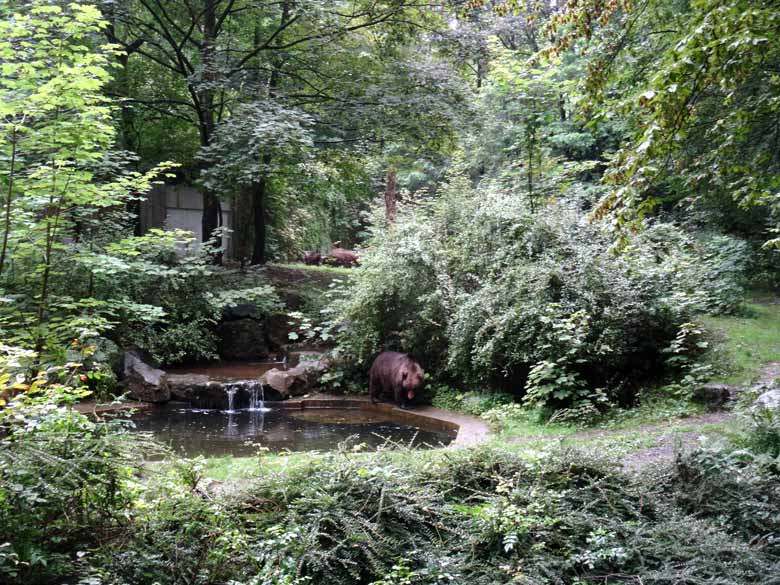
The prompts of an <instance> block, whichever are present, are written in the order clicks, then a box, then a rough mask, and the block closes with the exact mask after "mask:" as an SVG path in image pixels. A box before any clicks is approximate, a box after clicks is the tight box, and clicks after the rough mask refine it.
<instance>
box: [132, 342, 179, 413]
mask: <svg viewBox="0 0 780 585" xmlns="http://www.w3.org/2000/svg"><path fill="white" fill-rule="evenodd" d="M124 375H125V382H126V383H127V389H128V390H129V392H130V396H132V397H133V398H135V399H136V400H141V401H143V402H168V401H169V400H170V399H171V390H170V388H169V386H168V382H167V380H166V379H165V372H163V371H162V370H158V369H157V368H153V367H152V366H150V365H149V364H147V363H146V362H144V361H143V360H142V359H141V356H140V354H139V353H138V352H136V351H133V350H131V351H128V352H126V353H125V369H124Z"/></svg>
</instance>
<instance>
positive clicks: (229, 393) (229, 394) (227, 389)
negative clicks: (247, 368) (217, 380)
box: [225, 384, 238, 414]
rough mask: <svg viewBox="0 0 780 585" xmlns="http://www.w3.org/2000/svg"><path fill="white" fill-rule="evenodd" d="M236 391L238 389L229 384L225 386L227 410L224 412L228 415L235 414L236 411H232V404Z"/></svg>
mask: <svg viewBox="0 0 780 585" xmlns="http://www.w3.org/2000/svg"><path fill="white" fill-rule="evenodd" d="M237 391H238V388H236V387H235V385H233V384H230V385H229V386H225V393H226V394H227V398H228V409H227V410H226V411H225V412H227V413H228V414H235V413H236V411H235V410H234V409H233V402H234V400H235V398H236V392H237Z"/></svg>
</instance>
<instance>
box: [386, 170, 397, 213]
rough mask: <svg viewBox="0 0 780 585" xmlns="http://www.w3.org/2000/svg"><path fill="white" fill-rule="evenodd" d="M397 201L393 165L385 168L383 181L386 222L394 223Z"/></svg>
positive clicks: (395, 176) (395, 177)
mask: <svg viewBox="0 0 780 585" xmlns="http://www.w3.org/2000/svg"><path fill="white" fill-rule="evenodd" d="M397 203H398V177H397V175H396V172H395V167H390V168H389V169H387V179H386V181H385V218H386V219H387V223H388V224H393V223H395V215H396V208H397Z"/></svg>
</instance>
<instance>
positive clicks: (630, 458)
mask: <svg viewBox="0 0 780 585" xmlns="http://www.w3.org/2000/svg"><path fill="white" fill-rule="evenodd" d="M778 380H780V362H771V363H768V364H765V365H764V366H763V367H762V368H761V375H760V376H759V378H758V381H757V382H756V385H761V384H764V385H767V386H773V385H775V384H777V382H778ZM738 391H739V389H738ZM734 416H735V414H734V413H733V412H731V411H719V412H713V413H710V414H704V415H700V416H695V417H691V418H687V419H680V420H679V421H672V422H670V423H666V424H659V425H647V426H646V427H640V428H638V429H636V432H638V433H647V434H652V435H654V436H655V438H654V444H653V445H652V446H650V447H647V448H644V449H640V450H638V451H634V452H632V453H629V454H627V455H626V456H625V457H623V467H624V469H626V470H628V471H637V470H639V469H642V468H643V467H645V466H647V465H648V464H651V463H657V462H663V461H671V460H672V458H673V457H674V454H675V452H676V451H677V450H678V449H679V448H681V447H682V448H685V447H690V446H693V445H694V444H695V443H696V442H697V441H698V440H699V438H700V437H701V436H702V435H703V434H706V433H703V432H702V431H703V430H705V429H704V427H706V426H707V425H713V424H722V423H726V422H728V421H729V420H731V419H733V418H734ZM691 426H693V427H694V430H686V431H683V430H682V429H688V428H690V427H691ZM600 432H605V433H609V431H597V432H596V434H598V433H600ZM716 434H717V433H716ZM582 436H583V437H587V436H588V433H587V432H586V433H583V435H582ZM605 436H608V435H605Z"/></svg>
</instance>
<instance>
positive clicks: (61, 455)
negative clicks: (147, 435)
mask: <svg viewBox="0 0 780 585" xmlns="http://www.w3.org/2000/svg"><path fill="white" fill-rule="evenodd" d="M78 371H79V370H78V368H70V367H66V368H60V369H59V370H56V371H54V370H49V371H48V372H46V373H41V374H39V375H38V376H37V377H36V378H35V379H34V380H32V382H30V383H29V384H22V383H19V382H17V383H16V384H15V385H14V386H13V387H11V388H10V389H11V390H13V391H14V392H20V391H21V392H22V393H21V394H18V395H17V396H16V397H15V398H14V399H13V400H12V401H11V402H10V404H9V405H8V406H7V407H5V408H4V409H0V436H1V437H2V439H0V542H2V543H3V544H2V549H0V551H1V552H0V575H1V576H2V580H3V582H6V583H20V584H21V583H33V582H34V583H42V584H43V583H54V582H61V580H62V579H63V578H67V577H69V576H72V575H74V574H76V573H78V571H79V567H80V565H82V564H83V562H84V558H83V557H85V555H87V554H88V550H89V549H90V548H93V547H96V546H99V545H100V544H101V543H102V542H104V540H105V539H106V538H110V537H111V536H112V535H114V534H116V531H117V530H118V529H120V528H121V527H123V526H124V525H125V522H126V515H127V514H128V513H129V512H130V509H131V508H132V506H133V502H134V499H135V497H136V488H135V475H136V474H137V473H138V472H139V470H140V468H139V462H140V461H141V460H140V459H139V457H138V454H139V452H141V450H146V451H147V452H151V449H155V448H154V447H151V446H150V445H146V444H145V443H144V441H143V439H142V438H141V437H139V436H138V435H130V434H128V432H127V426H126V424H123V421H119V420H114V421H109V422H101V423H99V422H96V421H92V420H89V419H88V418H87V417H85V416H84V415H81V414H78V413H77V412H75V411H74V410H72V409H71V408H70V406H71V405H72V404H73V403H74V402H75V401H76V400H78V399H79V398H81V397H83V396H85V395H87V394H89V391H88V390H87V388H86V386H84V385H82V383H81V382H80V378H81V379H83V380H85V381H86V377H85V376H84V375H83V374H78ZM7 376H8V373H7V371H6V370H5V369H3V370H1V371H0V380H3V381H4V382H3V385H5V384H6V382H5V380H7V379H8V378H7ZM51 380H56V381H51Z"/></svg>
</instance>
